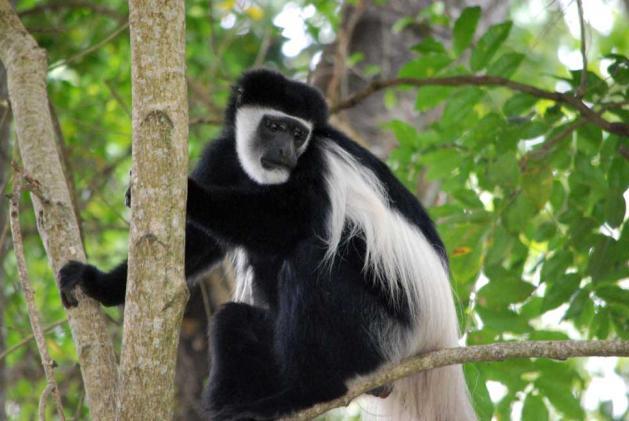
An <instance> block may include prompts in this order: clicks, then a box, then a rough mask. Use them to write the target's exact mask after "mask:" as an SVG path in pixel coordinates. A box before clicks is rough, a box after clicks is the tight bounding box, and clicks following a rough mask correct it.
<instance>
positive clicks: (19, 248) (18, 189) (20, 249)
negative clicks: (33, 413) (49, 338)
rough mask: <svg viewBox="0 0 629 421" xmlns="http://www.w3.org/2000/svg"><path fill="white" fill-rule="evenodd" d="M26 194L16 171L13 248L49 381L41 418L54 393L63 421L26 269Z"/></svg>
mask: <svg viewBox="0 0 629 421" xmlns="http://www.w3.org/2000/svg"><path fill="white" fill-rule="evenodd" d="M21 194H22V174H21V173H18V174H16V177H14V181H13V195H12V196H11V206H10V212H9V214H10V219H11V236H12V237H13V251H14V252H15V260H16V262H17V269H18V274H19V276H18V277H19V279H20V286H21V287H22V292H23V293H24V299H25V300H26V306H27V308H28V318H29V320H30V322H31V329H32V330H33V335H34V336H35V342H36V343H37V350H38V351H39V356H40V358H41V363H42V366H43V367H44V374H45V375H46V381H47V382H48V384H47V385H46V388H45V389H44V391H43V392H42V394H41V398H40V400H39V419H40V420H45V412H46V400H47V398H48V396H49V395H50V394H52V395H53V397H54V400H55V406H56V407H57V413H58V414H59V418H60V419H61V420H62V421H63V420H65V416H64V414H63V404H62V403H61V395H60V393H59V385H58V384H57V381H56V380H55V372H54V367H53V361H52V358H50V354H49V353H48V347H47V345H46V339H45V338H44V330H43V329H42V326H41V321H40V316H39V310H38V309H37V305H36V304H35V292H34V291H33V285H32V283H31V280H30V278H29V276H28V270H27V269H26V257H25V256H24V241H23V240H22V229H21V227H20V196H21Z"/></svg>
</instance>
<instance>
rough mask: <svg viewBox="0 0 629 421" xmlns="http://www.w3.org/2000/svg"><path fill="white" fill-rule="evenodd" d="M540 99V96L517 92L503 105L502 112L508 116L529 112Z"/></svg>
mask: <svg viewBox="0 0 629 421" xmlns="http://www.w3.org/2000/svg"><path fill="white" fill-rule="evenodd" d="M537 101H539V98H536V97H534V96H531V95H528V94H522V93H520V94H515V95H513V96H512V97H511V98H509V99H508V100H507V101H506V102H505V104H504V105H503V107H502V112H503V113H504V114H505V115H506V116H509V117H510V116H517V115H523V114H526V113H528V112H529V111H530V110H531V108H533V106H534V105H535V104H536V103H537Z"/></svg>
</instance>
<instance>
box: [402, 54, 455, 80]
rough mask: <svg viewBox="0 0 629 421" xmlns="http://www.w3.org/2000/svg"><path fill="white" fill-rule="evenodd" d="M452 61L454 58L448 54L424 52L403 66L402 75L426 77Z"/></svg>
mask: <svg viewBox="0 0 629 421" xmlns="http://www.w3.org/2000/svg"><path fill="white" fill-rule="evenodd" d="M450 63H452V59H451V58H450V57H449V56H448V55H447V54H442V53H431V54H424V55H422V56H421V57H419V58H416V59H415V60H411V61H409V62H408V63H406V64H405V65H404V66H402V68H401V69H400V77H412V78H425V77H430V76H434V75H435V74H436V73H437V72H438V71H439V70H441V69H443V68H444V67H446V66H447V65H448V64H450Z"/></svg>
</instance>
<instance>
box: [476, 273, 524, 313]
mask: <svg viewBox="0 0 629 421" xmlns="http://www.w3.org/2000/svg"><path fill="white" fill-rule="evenodd" d="M534 290H535V287H534V286H533V285H531V284H529V283H528V282H524V281H522V280H521V279H517V278H515V277H513V274H511V273H509V272H507V271H506V270H504V269H503V270H502V271H501V276H492V277H491V281H490V282H489V283H488V284H487V285H485V286H483V287H482V288H481V289H480V290H479V291H478V302H479V304H481V305H482V306H484V307H492V308H501V307H507V306H508V305H509V304H514V303H519V302H522V301H524V300H526V299H527V298H528V297H529V296H530V295H531V293H532V292H533V291H534Z"/></svg>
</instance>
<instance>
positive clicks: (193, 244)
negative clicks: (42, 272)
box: [58, 223, 224, 307]
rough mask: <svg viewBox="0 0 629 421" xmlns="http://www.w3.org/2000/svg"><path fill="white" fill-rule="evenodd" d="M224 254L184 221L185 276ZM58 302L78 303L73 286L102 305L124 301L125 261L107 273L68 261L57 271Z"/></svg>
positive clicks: (200, 231)
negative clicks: (59, 292)
mask: <svg viewBox="0 0 629 421" xmlns="http://www.w3.org/2000/svg"><path fill="white" fill-rule="evenodd" d="M223 255H224V251H223V249H222V247H221V246H220V245H219V244H218V243H217V242H216V240H214V239H213V238H211V237H210V236H208V235H207V233H205V232H204V231H203V230H201V229H199V228H197V227H195V226H194V225H193V224H191V223H187V224H186V261H185V271H186V278H187V279H190V278H192V277H193V276H194V275H195V274H197V273H199V272H201V271H202V270H205V269H207V268H209V267H210V266H212V265H213V264H215V263H216V262H217V261H218V260H219V259H221V258H222V257H223ZM58 279H59V289H60V291H61V301H62V302H63V305H64V306H65V307H73V306H76V305H77V304H78V302H77V300H76V297H75V295H74V292H73V290H74V288H75V287H76V286H77V285H80V286H81V288H82V289H83V291H84V292H85V293H86V294H87V295H88V296H90V297H92V298H94V299H95V300H97V301H99V302H101V303H102V304H103V305H105V306H115V305H119V304H123V303H124V300H125V292H126V287H127V261H126V260H125V261H124V262H122V263H121V264H119V265H118V266H116V267H115V268H114V269H113V270H111V271H110V272H102V271H100V270H98V269H97V268H96V267H95V266H92V265H89V264H86V263H81V262H76V261H70V262H68V263H66V264H65V265H64V266H63V267H62V268H61V270H60V271H59V277H58Z"/></svg>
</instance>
